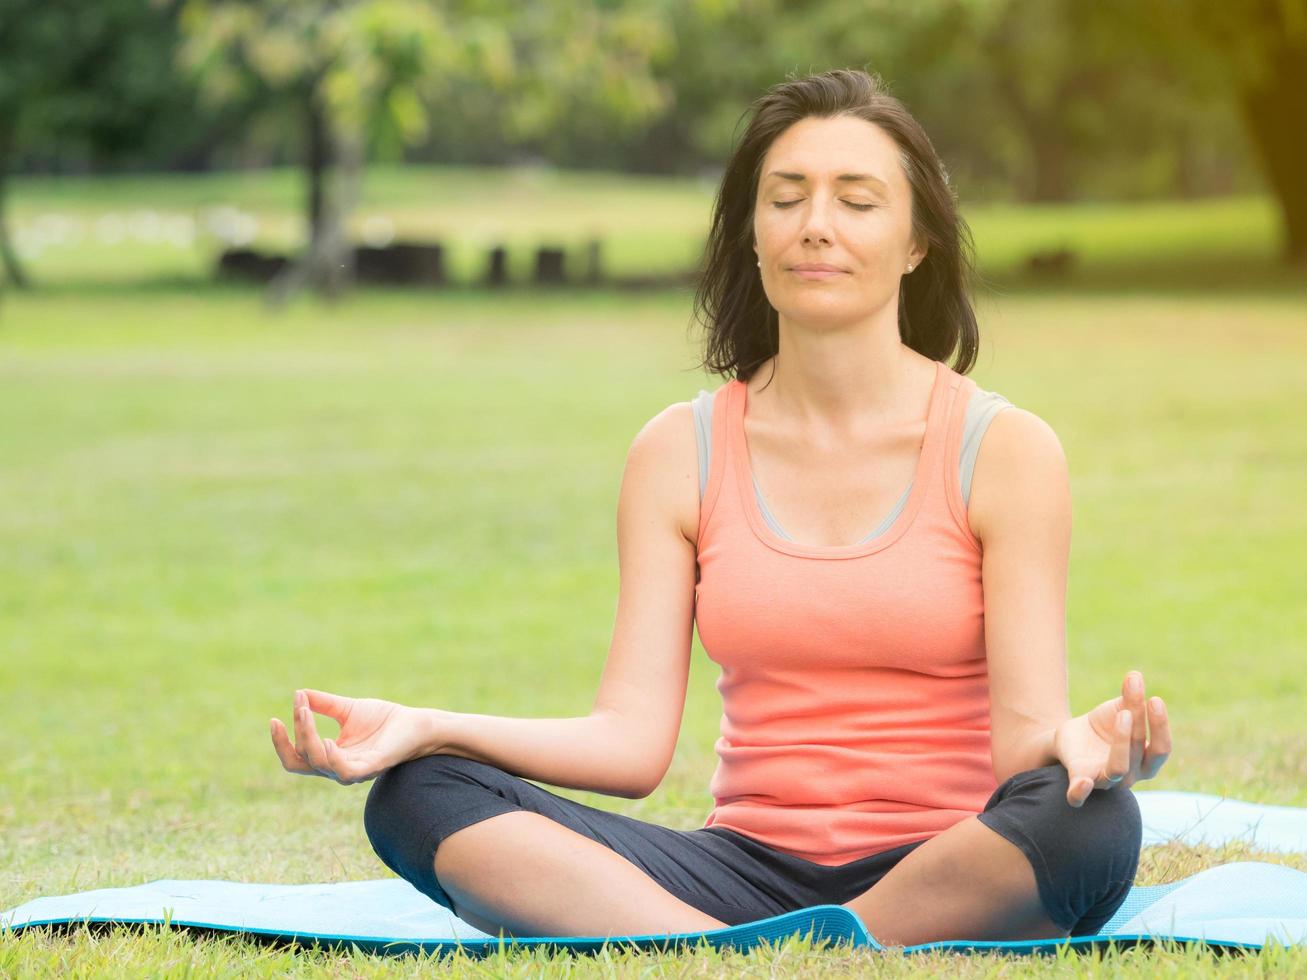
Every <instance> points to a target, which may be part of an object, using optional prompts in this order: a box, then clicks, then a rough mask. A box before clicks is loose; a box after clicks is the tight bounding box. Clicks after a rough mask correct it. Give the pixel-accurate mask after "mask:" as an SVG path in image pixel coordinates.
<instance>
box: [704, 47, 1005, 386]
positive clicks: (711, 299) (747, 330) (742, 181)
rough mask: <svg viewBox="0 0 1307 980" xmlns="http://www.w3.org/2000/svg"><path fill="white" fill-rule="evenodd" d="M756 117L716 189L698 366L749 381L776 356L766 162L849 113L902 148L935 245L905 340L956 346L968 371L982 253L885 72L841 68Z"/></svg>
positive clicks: (908, 298) (774, 91)
mask: <svg viewBox="0 0 1307 980" xmlns="http://www.w3.org/2000/svg"><path fill="white" fill-rule="evenodd" d="M750 112H752V118H751V119H750V120H749V123H748V128H747V129H746V130H745V133H744V136H743V137H742V138H741V140H740V141H739V143H738V145H737V146H736V147H735V149H734V151H733V152H732V154H731V157H730V159H729V160H728V161H727V164H726V171H725V173H724V174H723V175H722V180H721V184H720V186H719V187H718V190H717V199H716V202H715V204H714V206H713V216H712V226H711V228H710V230H709V233H708V240H707V242H706V244H705V246H704V255H703V265H702V271H701V272H700V274H699V277H698V280H697V285H696V288H695V295H694V318H695V320H697V321H698V322H700V323H701V324H703V326H704V327H705V328H706V335H705V337H704V357H703V359H702V360H701V361H700V363H699V367H700V368H701V369H702V368H705V367H706V368H707V369H708V370H709V371H711V372H713V373H715V374H718V375H721V376H723V377H728V378H729V377H735V378H739V379H741V380H744V381H747V380H749V378H750V377H751V376H752V375H753V372H754V371H755V370H757V368H758V366H759V365H760V364H762V362H763V361H765V360H766V359H767V358H769V357H771V356H772V355H773V354H775V353H776V352H777V349H778V346H779V343H780V333H779V331H780V324H779V318H778V316H777V313H776V310H775V309H774V308H773V307H772V305H771V304H770V303H769V302H768V301H767V294H766V293H765V292H763V288H762V280H761V277H759V276H758V275H757V267H756V264H755V259H756V256H755V255H754V253H753V247H752V246H753V211H754V205H755V201H756V199H757V195H758V179H759V175H760V171H761V170H762V161H763V157H764V156H766V154H767V150H768V148H769V147H770V146H771V144H772V142H773V141H774V140H775V139H776V138H777V137H778V136H779V135H780V134H781V133H783V132H784V131H785V130H786V129H788V128H789V127H790V126H792V125H793V124H794V123H796V122H798V121H799V120H801V119H804V118H807V117H809V116H817V117H821V118H830V117H833V116H839V115H847V116H855V117H857V118H859V119H865V120H866V121H867V122H869V123H873V124H875V125H876V126H879V127H880V128H881V129H883V130H884V131H885V133H886V134H887V135H888V136H889V137H890V138H891V139H893V140H894V142H895V143H896V144H898V147H899V162H900V164H901V165H902V167H903V172H904V174H905V176H906V177H907V179H908V185H909V186H910V187H911V188H912V230H913V233H914V234H915V235H916V236H917V238H918V240H919V241H923V242H925V243H926V244H927V246H928V254H927V256H926V258H925V259H924V260H923V261H922V264H921V266H920V267H919V268H918V269H917V271H916V272H914V273H913V274H912V275H909V276H906V277H904V279H903V280H902V282H901V285H900V287H899V316H898V320H899V337H900V339H901V340H902V341H903V343H904V344H906V345H907V346H908V347H911V348H912V349H913V350H915V351H917V352H918V353H919V354H922V355H924V356H926V357H929V358H930V359H931V360H935V361H942V360H945V359H946V358H948V357H949V356H950V355H951V354H952V353H953V352H954V350H955V349H956V351H957V359H956V361H955V363H954V365H953V369H954V370H955V371H957V372H958V373H960V374H966V373H967V372H968V371H970V370H971V368H972V367H973V366H974V365H975V363H976V350H977V348H978V346H979V342H980V335H979V331H978V329H977V327H976V315H975V312H974V311H973V310H972V308H971V299H970V296H969V295H968V292H967V290H968V287H969V284H970V278H971V276H972V275H973V274H974V251H975V246H974V243H973V241H972V238H971V230H970V229H969V228H968V226H967V223H966V222H965V221H964V220H963V219H962V218H961V216H959V215H958V213H957V206H956V205H957V200H956V195H955V193H954V191H953V189H952V188H951V187H950V186H949V180H948V173H947V171H945V169H944V165H943V163H941V162H940V159H939V157H938V156H937V155H936V153H935V148H934V146H932V145H931V142H930V139H929V138H928V137H927V136H926V133H925V131H924V130H923V129H922V128H921V125H920V124H919V123H918V122H917V121H916V119H914V118H913V117H912V115H911V113H909V112H908V110H907V108H905V107H904V105H903V103H902V102H900V101H899V100H898V99H896V98H894V97H893V96H892V95H890V94H889V92H888V90H887V87H886V85H885V82H884V81H883V80H882V79H881V78H880V76H879V75H871V74H868V73H867V72H865V71H862V70H859V69H848V68H838V69H834V70H832V71H827V72H822V73H821V74H817V75H809V76H807V77H806V78H799V79H791V80H789V81H785V82H781V83H779V84H777V85H774V86H772V87H771V88H770V89H768V90H767V92H766V93H765V94H764V95H763V96H762V97H760V98H759V99H757V100H756V101H755V102H754V103H753V105H751V106H750V107H749V108H748V109H746V110H745V113H744V114H742V116H741V118H743V116H744V115H748V114H749V113H750ZM737 126H738V123H737Z"/></svg>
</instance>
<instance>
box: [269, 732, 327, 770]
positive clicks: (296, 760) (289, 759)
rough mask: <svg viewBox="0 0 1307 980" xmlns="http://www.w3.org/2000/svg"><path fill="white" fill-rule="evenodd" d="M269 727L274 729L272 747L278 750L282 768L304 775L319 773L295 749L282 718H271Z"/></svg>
mask: <svg viewBox="0 0 1307 980" xmlns="http://www.w3.org/2000/svg"><path fill="white" fill-rule="evenodd" d="M269 727H270V728H271V729H272V747H273V748H274V749H276V750H277V758H278V759H280V760H281V765H282V768H284V769H285V770H286V771H287V772H294V773H299V774H301V775H304V776H315V775H317V772H316V771H315V770H314V769H313V767H312V766H310V765H309V764H308V763H307V762H305V761H304V757H303V756H301V755H300V754H299V753H298V752H297V751H295V746H294V745H292V744H291V741H290V735H289V734H288V733H287V732H286V726H285V725H283V724H282V723H281V719H280V718H272V719H269Z"/></svg>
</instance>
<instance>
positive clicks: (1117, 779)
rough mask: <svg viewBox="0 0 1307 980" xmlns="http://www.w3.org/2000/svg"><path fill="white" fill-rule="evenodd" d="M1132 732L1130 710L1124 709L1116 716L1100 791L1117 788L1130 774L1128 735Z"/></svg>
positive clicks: (1132, 725) (1132, 720) (1132, 722)
mask: <svg viewBox="0 0 1307 980" xmlns="http://www.w3.org/2000/svg"><path fill="white" fill-rule="evenodd" d="M1133 730H1134V719H1133V718H1132V717H1131V713H1130V709H1129V708H1125V709H1123V710H1122V711H1121V713H1120V714H1119V715H1117V716H1116V731H1115V732H1114V733H1113V737H1112V749H1111V751H1110V752H1109V753H1108V757H1107V771H1106V772H1105V773H1104V774H1103V776H1104V782H1103V784H1102V785H1101V787H1100V788H1101V789H1110V788H1111V787H1113V786H1117V785H1119V784H1120V783H1121V781H1122V780H1124V779H1125V777H1126V775H1127V774H1128V773H1129V772H1130V733H1131V732H1132V731H1133Z"/></svg>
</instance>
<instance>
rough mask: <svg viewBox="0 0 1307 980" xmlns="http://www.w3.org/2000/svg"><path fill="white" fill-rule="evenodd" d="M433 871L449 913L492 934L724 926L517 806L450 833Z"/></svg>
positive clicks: (632, 932) (604, 851) (614, 857)
mask: <svg viewBox="0 0 1307 980" xmlns="http://www.w3.org/2000/svg"><path fill="white" fill-rule="evenodd" d="M435 871H436V878H437V879H439V881H440V884H441V887H442V888H444V890H445V892H446V893H447V894H448V895H449V897H450V900H451V901H452V902H453V903H454V912H455V914H456V915H457V916H458V917H459V918H460V919H462V920H463V921H464V922H467V923H468V924H469V925H472V926H475V927H476V928H478V929H480V930H481V931H482V932H485V933H489V934H490V935H492V936H496V935H498V934H499V933H500V931H501V930H503V932H504V934H505V935H506V936H508V937H510V938H512V937H517V936H614V935H616V936H638V935H649V934H663V933H677V932H707V931H708V930H711V929H720V928H722V927H723V926H725V925H726V923H725V922H722V921H721V920H720V919H715V918H713V917H712V916H711V915H708V914H707V913H706V912H701V911H699V910H698V909H696V908H695V907H694V906H692V905H688V904H686V903H685V902H683V901H681V900H680V899H679V898H677V897H676V896H675V895H673V894H672V893H671V892H669V891H667V890H666V889H664V888H663V887H662V885H660V884H658V882H656V881H654V879H653V878H651V877H649V875H647V874H645V872H644V871H642V870H641V869H640V868H638V867H636V866H635V865H634V864H632V863H631V862H630V861H628V860H627V859H626V858H624V857H622V855H620V854H618V853H617V852H616V851H614V850H612V849H611V848H609V847H607V846H605V845H604V844H601V843H599V842H598V841H596V840H591V839H590V838H589V837H586V836H584V835H582V834H578V833H577V832H576V831H574V830H571V829H570V828H568V827H564V826H563V825H562V824H560V823H558V822H557V821H554V820H551V819H549V818H548V817H546V816H542V815H541V814H538V813H531V812H528V811H524V810H523V811H516V812H513V813H501V814H499V815H498V816H494V817H490V818H488V819H486V820H481V821H479V822H477V823H474V824H471V825H469V826H467V827H464V828H462V829H461V830H457V831H455V832H454V833H452V834H450V835H449V836H448V837H446V838H445V840H444V841H443V842H442V843H441V844H440V846H439V847H438V848H436V857H435Z"/></svg>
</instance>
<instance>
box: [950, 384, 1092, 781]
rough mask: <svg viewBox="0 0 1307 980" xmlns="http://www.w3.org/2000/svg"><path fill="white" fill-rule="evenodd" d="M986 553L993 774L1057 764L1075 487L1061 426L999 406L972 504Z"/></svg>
mask: <svg viewBox="0 0 1307 980" xmlns="http://www.w3.org/2000/svg"><path fill="white" fill-rule="evenodd" d="M969 514H970V520H971V527H972V530H973V531H974V532H975V534H976V536H977V537H978V538H980V540H981V542H982V544H983V548H984V556H983V558H982V564H981V578H982V583H983V587H984V594H985V647H986V653H987V656H988V662H989V683H990V732H991V737H992V744H993V750H992V751H993V762H994V776H995V778H996V779H998V781H999V782H1000V783H1001V782H1003V781H1005V780H1006V779H1007V778H1008V777H1010V776H1012V775H1014V774H1016V773H1018V772H1023V771H1024V770H1026V769H1034V768H1038V767H1040V766H1046V765H1051V764H1053V763H1054V762H1057V761H1058V759H1057V756H1056V755H1055V754H1054V751H1053V734H1054V732H1055V730H1056V729H1057V727H1058V725H1060V724H1061V723H1062V722H1063V721H1065V720H1067V719H1068V718H1070V717H1071V710H1070V705H1069V696H1068V684H1067V666H1066V589H1067V566H1068V563H1069V559H1070V550H1071V491H1070V480H1069V477H1068V473H1067V463H1066V457H1065V455H1064V453H1063V452H1062V446H1061V443H1060V442H1059V441H1058V438H1057V434H1056V433H1055V432H1054V431H1053V430H1052V429H1051V428H1050V427H1049V425H1048V424H1047V423H1046V422H1044V421H1043V420H1042V419H1041V418H1039V417H1038V416H1037V415H1033V414H1031V413H1030V412H1027V411H1025V410H1023V409H1019V408H1011V409H1005V410H1003V411H1002V412H1000V413H999V414H998V415H997V416H995V418H994V420H993V421H992V422H991V423H990V426H989V429H988V430H987V431H986V433H985V437H984V440H983V442H982V443H981V451H980V455H979V457H978V458H977V460H976V469H975V474H974V479H973V482H972V494H971V501H970V505H969Z"/></svg>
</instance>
